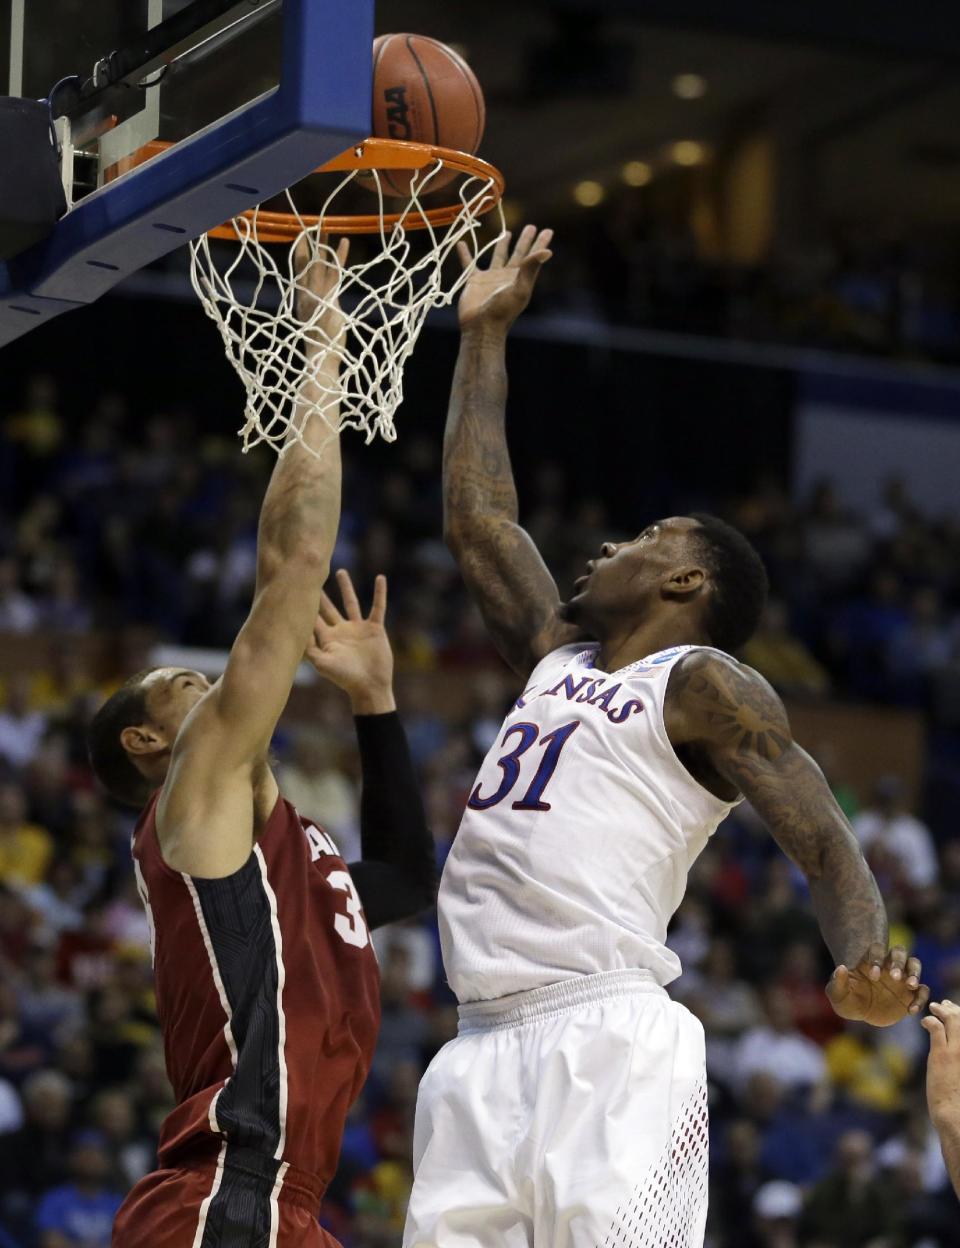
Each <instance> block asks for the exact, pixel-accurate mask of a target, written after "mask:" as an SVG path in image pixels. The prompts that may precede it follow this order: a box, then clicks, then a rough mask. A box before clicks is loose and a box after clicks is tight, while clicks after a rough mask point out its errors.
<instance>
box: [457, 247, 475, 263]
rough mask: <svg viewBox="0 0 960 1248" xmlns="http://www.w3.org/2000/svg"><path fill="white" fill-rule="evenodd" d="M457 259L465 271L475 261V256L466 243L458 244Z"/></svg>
mask: <svg viewBox="0 0 960 1248" xmlns="http://www.w3.org/2000/svg"><path fill="white" fill-rule="evenodd" d="M457 258H458V259H459V261H460V263H461V264H462V265H463V267H464V268H465V269H469V267H470V265H471V263H472V261H473V255H472V253H471V251H470V248H469V247H468V246H467V244H466V243H464V242H459V243H457Z"/></svg>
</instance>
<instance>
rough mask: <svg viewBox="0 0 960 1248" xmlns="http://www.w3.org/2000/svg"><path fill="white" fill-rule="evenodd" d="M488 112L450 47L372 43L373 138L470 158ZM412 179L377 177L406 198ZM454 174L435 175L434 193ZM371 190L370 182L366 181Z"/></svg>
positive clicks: (401, 174)
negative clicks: (448, 149)
mask: <svg viewBox="0 0 960 1248" xmlns="http://www.w3.org/2000/svg"><path fill="white" fill-rule="evenodd" d="M486 118H487V110H486V106H485V104H484V100H483V92H482V91H481V89H480V83H479V82H478V81H477V76H476V74H475V73H474V72H473V70H472V69H471V68H470V66H469V65H468V64H467V62H466V61H465V60H464V59H463V57H462V56H460V55H459V54H458V53H457V52H454V50H453V48H449V47H447V45H446V44H445V43H440V42H439V41H438V40H436V39H429V38H427V36H426V35H380V36H379V38H377V39H376V40H375V41H374V44H373V134H374V136H375V137H376V138H381V139H405V140H407V141H410V142H414V143H434V144H436V145H437V146H438V147H451V148H453V149H454V150H456V151H458V152H468V153H469V154H470V155H474V154H475V153H476V151H477V149H478V148H479V146H480V140H481V139H482V138H483V128H484V125H485V123H486ZM411 176H412V175H411V174H410V173H407V172H406V171H399V170H398V171H394V172H392V173H390V172H385V173H381V179H382V182H383V187H384V190H385V191H386V192H387V193H388V194H392V195H407V194H409V190H410V179H411ZM455 176H456V175H455V174H454V173H452V172H442V173H438V174H437V175H436V177H434V178H433V179H432V180H431V182H430V189H431V190H437V189H439V188H440V187H441V186H444V185H446V183H448V182H450V180H451V179H452V178H454V177H455ZM364 184H365V185H368V186H371V185H372V184H373V183H372V179H370V180H365V183H364Z"/></svg>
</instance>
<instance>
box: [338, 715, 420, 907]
mask: <svg viewBox="0 0 960 1248" xmlns="http://www.w3.org/2000/svg"><path fill="white" fill-rule="evenodd" d="M354 722H355V723H356V727H357V743H358V745H359V747H360V766H361V770H362V789H361V794H360V848H361V852H362V854H363V859H362V861H361V862H352V863H351V864H350V874H351V876H352V877H353V882H354V885H355V887H356V890H357V892H358V894H359V895H360V900H361V901H362V902H363V909H364V912H365V913H366V917H367V925H368V926H369V927H371V928H374V927H382V926H383V924H384V923H395V922H396V921H397V920H398V919H407V918H410V917H411V916H412V915H415V914H419V912H420V911H421V910H426V909H427V908H428V907H430V906H432V905H433V903H434V901H435V900H436V895H437V866H436V858H435V853H434V845H433V837H432V835H431V833H430V829H429V828H428V826H427V817H426V813H425V811H424V809H423V800H422V799H421V797H420V788H419V786H418V784H417V778H416V775H415V774H414V770H413V760H412V759H411V757H410V749H409V746H408V745H407V734H406V733H405V732H404V730H403V725H402V723H401V722H400V717H399V716H398V715H397V713H396V712H395V711H394V712H392V713H391V714H388V715H358V716H357V717H356V719H355V721H354Z"/></svg>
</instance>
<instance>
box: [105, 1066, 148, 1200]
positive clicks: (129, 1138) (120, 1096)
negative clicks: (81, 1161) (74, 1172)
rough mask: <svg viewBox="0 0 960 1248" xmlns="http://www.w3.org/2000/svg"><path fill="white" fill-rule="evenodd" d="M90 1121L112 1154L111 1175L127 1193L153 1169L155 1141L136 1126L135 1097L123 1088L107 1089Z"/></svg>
mask: <svg viewBox="0 0 960 1248" xmlns="http://www.w3.org/2000/svg"><path fill="white" fill-rule="evenodd" d="M90 1118H91V1121H92V1122H93V1125H94V1127H95V1128H96V1130H98V1131H100V1132H101V1134H102V1136H103V1139H104V1143H105V1145H106V1147H107V1149H108V1151H109V1153H110V1161H111V1173H112V1175H113V1177H114V1180H115V1182H116V1184H117V1187H118V1188H119V1190H120V1191H122V1192H125V1191H128V1190H129V1189H130V1188H131V1187H133V1185H134V1184H135V1183H138V1182H139V1181H140V1179H142V1178H143V1176H144V1175H145V1174H147V1173H148V1172H149V1171H150V1170H152V1169H153V1166H154V1162H155V1159H156V1151H157V1150H156V1144H155V1142H154V1140H153V1139H152V1138H151V1137H150V1136H149V1135H148V1134H147V1133H146V1132H144V1130H143V1129H142V1128H140V1127H138V1124H137V1118H136V1113H135V1110H134V1103H133V1097H132V1095H131V1093H130V1092H128V1091H127V1090H126V1089H124V1088H120V1087H118V1088H107V1089H105V1090H104V1091H103V1092H100V1093H99V1094H98V1095H97V1096H96V1097H95V1098H94V1100H93V1102H92V1104H91V1106H90Z"/></svg>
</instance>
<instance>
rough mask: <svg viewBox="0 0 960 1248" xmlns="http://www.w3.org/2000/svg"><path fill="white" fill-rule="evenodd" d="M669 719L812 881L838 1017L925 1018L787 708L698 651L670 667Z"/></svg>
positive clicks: (754, 677) (909, 962)
mask: <svg viewBox="0 0 960 1248" xmlns="http://www.w3.org/2000/svg"><path fill="white" fill-rule="evenodd" d="M665 719H666V722H667V730H668V733H669V735H670V740H671V741H672V742H673V744H674V746H677V747H680V748H681V749H684V750H689V751H690V752H691V753H692V755H693V757H696V758H700V759H701V760H702V761H703V763H704V765H705V766H706V767H707V768H709V769H710V770H711V771H712V772H713V773H714V774H716V775H717V776H719V777H721V778H722V780H723V781H726V783H727V784H729V785H730V786H732V788H733V789H735V790H738V791H739V792H741V793H742V794H743V795H744V796H745V797H746V798H747V799H748V800H749V801H750V802H751V804H752V805H753V807H754V809H755V810H756V811H757V813H758V814H759V815H760V817H761V818H762V819H763V821H764V822H765V823H766V825H767V827H768V828H769V829H770V832H771V833H772V835H773V837H774V839H775V840H776V842H777V844H778V845H779V846H780V848H781V849H782V850H783V851H784V853H785V854H786V855H787V856H788V858H790V860H791V861H792V862H794V863H795V864H796V865H797V866H798V867H799V868H800V870H801V871H802V872H803V874H804V875H805V876H806V878H807V882H808V884H809V886H810V897H811V900H812V902H813V908H814V911H815V913H816V916H817V921H818V922H819V924H820V931H821V933H822V935H823V939H824V941H825V942H826V945H827V947H828V948H829V950H830V952H831V954H832V955H833V958H834V960H835V962H836V964H837V969H836V970H835V972H834V974H833V976H832V978H831V980H830V983H829V984H828V985H827V995H828V996H829V998H830V1001H831V1004H832V1005H833V1008H834V1009H835V1010H836V1012H837V1013H838V1014H839V1015H840V1016H841V1017H842V1018H848V1019H862V1020H865V1021H866V1022H870V1023H874V1024H875V1025H877V1026H889V1025H890V1024H891V1023H895V1022H897V1021H898V1020H899V1019H901V1018H903V1016H904V1015H905V1014H906V1013H907V1012H908V1011H909V1012H910V1013H912V1014H917V1013H919V1012H920V1011H921V1010H922V1009H923V1006H924V1005H925V1003H926V1000H927V997H928V995H929V992H928V990H927V988H926V987H924V986H923V985H921V984H920V982H919V977H920V963H919V962H918V961H917V959H916V958H909V959H908V958H907V955H906V951H905V950H904V949H902V948H900V947H897V948H894V949H892V950H890V952H889V954H888V952H887V939H888V929H887V914H886V909H885V908H884V904H883V900H882V898H881V897H880V893H879V890H878V889H877V883H876V880H875V879H874V878H873V873H872V872H871V870H870V868H869V866H868V865H867V863H866V861H865V860H864V857H863V854H862V853H861V852H860V846H859V844H858V843H857V839H856V837H855V836H854V834H853V831H852V829H851V827H850V825H849V823H848V822H847V820H846V818H845V816H844V814H843V812H842V811H841V810H840V807H839V806H838V805H837V803H836V800H835V799H834V796H833V794H832V793H831V792H830V789H829V786H828V785H827V782H826V780H825V779H824V776H823V773H822V772H821V770H820V768H819V767H818V766H817V765H816V763H815V762H814V761H813V759H812V758H811V757H810V756H809V754H807V753H806V752H805V751H804V750H802V749H801V748H800V746H798V745H797V743H796V742H795V741H794V740H793V737H792V734H791V732H790V724H789V722H788V720H787V714H786V711H785V710H784V707H783V703H782V702H781V701H780V699H779V698H778V697H777V695H776V694H775V693H774V691H773V689H771V687H770V686H769V685H768V684H767V682H766V681H765V680H764V679H763V677H762V676H760V675H758V673H757V672H754V671H753V670H751V669H750V668H748V667H744V666H743V665H742V664H740V663H738V662H737V661H736V660H735V659H732V658H729V657H727V656H725V655H720V654H717V653H716V652H711V651H694V652H692V653H691V654H690V655H689V656H687V657H686V658H684V659H682V660H681V661H680V662H679V663H678V664H677V666H676V668H674V671H673V673H672V675H671V680H670V685H669V687H668V691H667V704H666V707H665Z"/></svg>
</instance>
